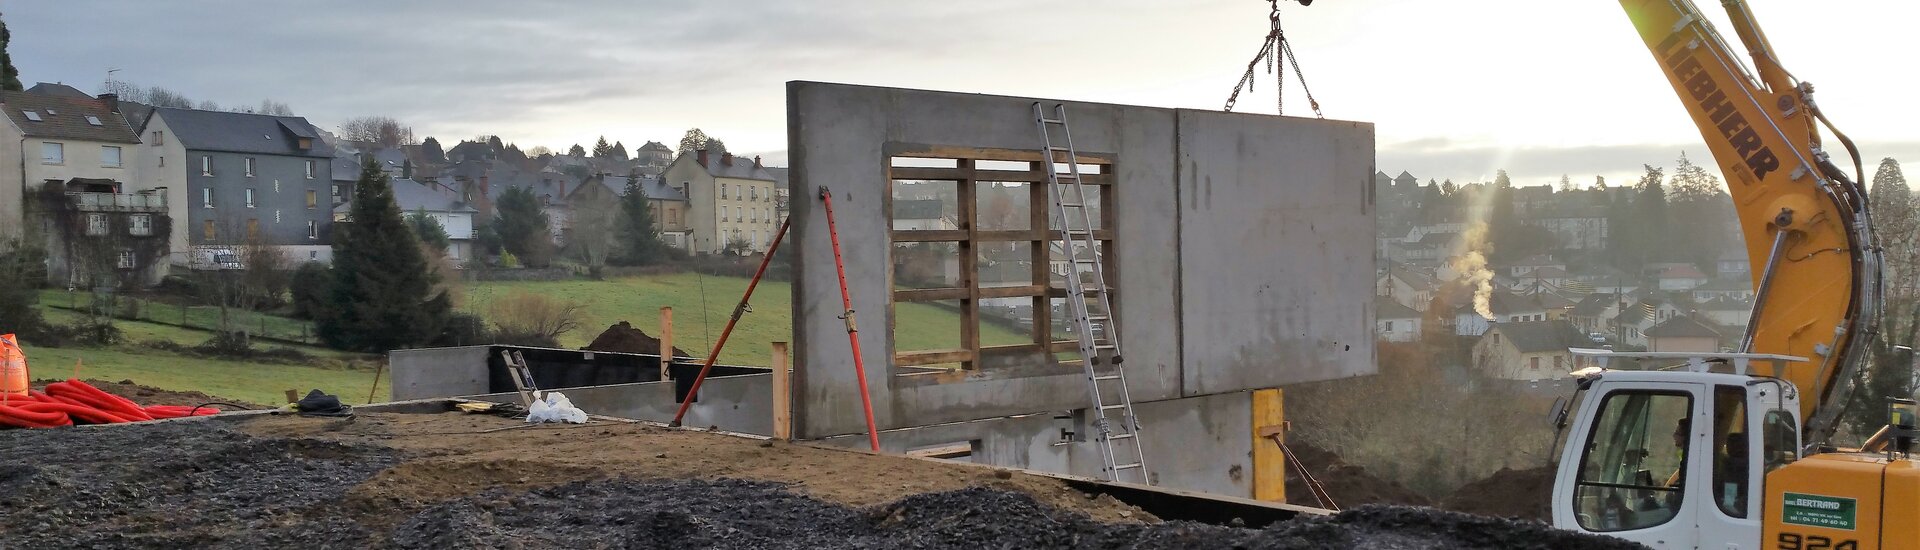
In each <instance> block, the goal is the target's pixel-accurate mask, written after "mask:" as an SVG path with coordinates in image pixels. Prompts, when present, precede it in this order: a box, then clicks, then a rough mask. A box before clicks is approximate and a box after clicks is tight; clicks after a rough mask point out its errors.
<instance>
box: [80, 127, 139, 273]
mask: <svg viewBox="0 0 1920 550" xmlns="http://www.w3.org/2000/svg"><path fill="white" fill-rule="evenodd" d="M89 118H91V117H89ZM133 264H134V255H133V250H132V249H126V248H123V249H120V261H119V266H120V269H133Z"/></svg>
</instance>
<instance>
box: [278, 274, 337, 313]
mask: <svg viewBox="0 0 1920 550" xmlns="http://www.w3.org/2000/svg"><path fill="white" fill-rule="evenodd" d="M332 277H333V273H332V272H331V271H329V270H328V269H327V265H326V264H323V263H320V262H307V263H303V264H300V267H297V268H294V270H293V280H292V282H290V283H289V284H288V287H289V288H288V290H289V292H290V293H291V294H292V297H293V316H294V317H298V318H301V319H312V318H313V317H314V315H315V313H316V312H318V311H319V308H321V307H325V304H326V293H327V289H328V288H330V287H331V285H332V284H333V283H332V282H331V278H332Z"/></svg>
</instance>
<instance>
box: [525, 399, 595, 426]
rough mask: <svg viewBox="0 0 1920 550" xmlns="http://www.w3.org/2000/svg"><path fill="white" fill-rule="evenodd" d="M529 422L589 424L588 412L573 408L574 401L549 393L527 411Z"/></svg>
mask: <svg viewBox="0 0 1920 550" xmlns="http://www.w3.org/2000/svg"><path fill="white" fill-rule="evenodd" d="M527 422H533V423H540V422H565V423H568V424H585V423H587V412H586V411H583V410H580V408H579V407H575V406H573V400H570V399H567V396H566V395H565V394H562V393H560V392H547V394H546V395H545V396H542V397H541V398H540V399H538V400H535V401H534V402H533V407H531V408H530V409H528V410H527Z"/></svg>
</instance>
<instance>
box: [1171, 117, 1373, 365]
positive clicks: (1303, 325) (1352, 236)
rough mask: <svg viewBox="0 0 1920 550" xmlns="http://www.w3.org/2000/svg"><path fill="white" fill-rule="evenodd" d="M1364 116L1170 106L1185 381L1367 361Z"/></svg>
mask: <svg viewBox="0 0 1920 550" xmlns="http://www.w3.org/2000/svg"><path fill="white" fill-rule="evenodd" d="M1373 146H1374V145H1373V126H1372V125H1371V124H1366V123H1359V122H1345V121H1334V120H1315V119H1305V118H1292V117H1278V116H1258V115H1239V114H1231V113H1217V112H1205V111H1188V110H1182V111H1180V144H1179V163H1180V169H1181V173H1180V194H1181V196H1180V223H1179V224H1178V227H1179V232H1180V280H1181V285H1180V288H1181V300H1180V306H1181V311H1180V318H1181V322H1180V326H1181V330H1180V333H1181V345H1180V348H1181V350H1182V358H1183V361H1184V362H1183V365H1184V367H1185V368H1184V371H1183V374H1184V376H1185V379H1184V381H1185V384H1184V389H1185V392H1186V394H1187V395H1206V394H1211V393H1219V392H1225V391H1236V390H1251V389H1259V388H1271V387H1277V386H1281V385H1285V384H1292V383H1298V382H1311V381H1316V380H1328V379H1334V378H1343V377H1349V376H1359V375H1364V374H1372V373H1373V372H1374V371H1375V366H1374V344H1373V342H1374V337H1373V290H1374V289H1373V281H1374V255H1373V242H1374V225H1373V204H1372V198H1371V196H1370V194H1369V190H1370V186H1371V185H1372V182H1373V172H1374V168H1373Z"/></svg>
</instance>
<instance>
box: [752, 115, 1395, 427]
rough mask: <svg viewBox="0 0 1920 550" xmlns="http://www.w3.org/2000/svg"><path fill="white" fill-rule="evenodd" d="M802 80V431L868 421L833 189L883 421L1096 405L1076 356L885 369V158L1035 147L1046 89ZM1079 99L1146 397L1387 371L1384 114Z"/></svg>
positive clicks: (796, 236) (1081, 130)
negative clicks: (1377, 149)
mask: <svg viewBox="0 0 1920 550" xmlns="http://www.w3.org/2000/svg"><path fill="white" fill-rule="evenodd" d="M787 94H788V95H787V105H788V110H787V113H788V139H789V145H790V147H791V150H790V151H791V162H792V180H791V181H792V183H791V186H792V187H791V193H792V197H793V199H792V200H791V201H790V202H789V208H790V210H791V218H792V221H793V228H792V231H793V235H792V236H790V239H791V246H793V247H794V258H795V269H794V272H795V275H794V284H793V292H794V297H793V300H794V311H795V312H796V313H795V317H794V355H795V375H794V376H795V379H794V380H795V386H794V388H795V389H794V393H795V395H794V403H795V411H794V423H795V425H794V429H795V435H796V437H803V438H820V437H827V436H833V435H840V434H851V433H857V432H860V431H863V430H864V429H865V425H864V421H863V420H862V415H861V410H860V396H859V394H858V388H857V385H856V383H855V380H854V373H853V368H852V362H853V361H852V354H851V353H850V351H849V347H848V345H847V335H846V331H845V327H844V326H843V325H841V324H840V323H839V322H838V321H837V319H836V317H839V316H840V315H841V314H842V313H843V311H842V306H841V301H840V287H839V281H838V279H837V277H836V274H835V270H834V265H833V262H832V251H831V250H829V248H828V235H827V222H826V218H825V216H824V215H823V212H822V211H821V201H820V199H819V196H818V188H819V187H820V186H826V187H828V188H830V189H831V190H832V192H833V205H834V214H835V223H836V225H837V229H838V233H839V238H840V247H841V252H842V254H843V256H844V258H845V264H846V278H847V286H848V288H849V290H850V292H851V295H852V302H853V308H854V310H855V311H857V312H858V313H859V315H858V316H857V318H858V320H859V326H860V327H862V328H863V329H864V330H862V331H861V333H860V334H861V336H862V342H861V343H862V346H861V347H862V354H863V357H862V360H863V362H864V363H865V366H866V382H867V386H868V387H869V388H870V392H871V394H872V396H873V409H874V418H875V421H876V423H878V424H879V425H880V426H881V427H882V428H883V429H893V428H903V427H912V426H926V425H930V424H939V423H946V422H960V421H967V420H976V419H983V418H996V417H1002V416H1010V415H1019V414H1025V413H1032V412H1036V411H1047V410H1066V409H1075V408H1081V407H1085V406H1086V403H1087V402H1088V398H1087V396H1086V385H1085V380H1084V377H1083V376H1082V375H1081V374H1080V371H1079V370H1078V369H1073V368H1063V369H1061V372H1060V374H1058V375H1038V376H1032V375H1029V376H1023V377H1011V376H1000V375H998V374H997V373H994V372H992V371H985V372H979V373H977V374H975V375H972V376H969V377H968V379H967V380H964V381H958V382H950V383H939V384H920V383H901V382H900V381H898V380H897V379H895V377H893V376H891V375H890V373H889V371H890V369H889V368H888V366H889V365H890V363H891V358H892V357H893V355H894V353H895V351H896V349H895V348H894V346H893V342H891V340H890V338H888V332H887V329H888V328H889V327H891V326H892V324H893V319H892V318H891V316H890V313H891V311H890V308H889V300H890V299H891V295H890V288H891V279H890V274H889V273H888V270H889V268H890V266H891V265H892V261H891V258H890V255H891V245H890V243H889V239H888V234H889V227H890V222H889V220H888V217H887V212H886V211H885V203H886V198H887V196H888V194H889V193H891V185H890V180H889V179H888V164H889V163H888V160H887V159H888V157H889V156H892V155H898V154H903V153H910V152H921V153H927V152H934V153H937V152H942V151H950V150H965V149H968V148H990V149H1004V150H1019V151H1037V150H1039V148H1040V147H1041V143H1040V136H1039V133H1038V130H1037V128H1036V127H1035V124H1034V120H1033V116H1032V103H1033V102H1034V101H1036V100H1035V99H1031V98H1017V97H1000V96H984V95H977V94H960V93H947V92H930V91H919V90H902V89H890V88H874V87H863V86H848V85H839V84H824V83H813V82H793V83H789V84H788V88H787ZM1045 103H1046V105H1052V104H1054V103H1062V102H1059V101H1055V100H1046V101H1045ZM1064 103H1065V104H1066V106H1067V110H1068V113H1069V118H1070V120H1071V122H1072V124H1073V126H1072V138H1073V143H1074V145H1075V146H1076V148H1077V149H1079V150H1080V151H1081V152H1083V153H1095V154H1106V155H1112V156H1113V157H1114V158H1115V159H1116V160H1115V163H1114V165H1113V166H1114V178H1115V183H1114V185H1113V186H1112V187H1111V188H1110V189H1111V199H1110V201H1109V204H1111V205H1112V207H1113V208H1116V209H1117V210H1116V212H1115V214H1116V215H1115V222H1114V224H1115V225H1114V230H1115V232H1116V239H1115V241H1114V245H1115V250H1114V251H1113V255H1114V259H1113V261H1114V263H1115V264H1116V265H1117V266H1118V267H1117V269H1116V271H1115V272H1112V273H1110V281H1109V282H1110V283H1111V284H1113V286H1114V287H1115V292H1114V296H1115V301H1116V304H1115V309H1116V313H1117V323H1118V325H1119V329H1120V340H1121V343H1122V346H1123V348H1124V352H1125V353H1124V355H1125V358H1126V363H1125V365H1126V368H1127V375H1128V381H1129V383H1130V386H1131V389H1132V392H1133V396H1134V400H1135V401H1136V402H1144V401H1153V400H1163V399H1171V398H1175V397H1179V396H1196V395H1205V394H1210V393H1222V392H1231V391H1238V390H1249V389H1257V388H1265V387H1272V386H1276V385H1279V384H1282V383H1291V382H1302V381H1309V380H1321V379H1328V378H1337V377H1343V376H1356V375H1361V374H1368V373H1371V372H1373V369H1374V366H1373V358H1374V353H1373V339H1372V319H1371V313H1370V308H1369V307H1368V306H1370V304H1371V303H1372V291H1373V288H1372V282H1373V255H1372V253H1371V251H1372V246H1373V241H1374V232H1373V226H1372V224H1371V223H1370V220H1371V216H1372V213H1371V208H1372V205H1371V197H1370V196H1369V195H1367V190H1368V189H1369V187H1370V184H1371V181H1372V179H1371V178H1372V174H1373V171H1374V169H1373V162H1372V151H1373V129H1372V126H1371V125H1370V124H1366V123H1356V122H1341V121H1326V120H1308V119H1297V118H1285V117H1273V116H1261V115H1234V114H1216V113H1208V112H1197V111H1184V110H1177V109H1160V108H1148V107H1130V106H1121V105H1108V104H1095V103H1078V102H1064ZM1310 272H1311V273H1312V274H1311V275H1310V276H1308V275H1306V274H1307V273H1310ZM1187 292H1192V293H1196V294H1197V295H1196V296H1191V297H1189V296H1184V293H1187ZM1236 295H1238V297H1239V299H1240V301H1236V300H1235V296H1236ZM1188 308H1190V309H1191V310H1190V311H1183V309H1188ZM1210 331H1217V333H1214V332H1210ZM1196 332H1209V333H1207V334H1198V333H1196ZM1142 416H1143V418H1144V417H1145V416H1146V413H1145V412H1142Z"/></svg>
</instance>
